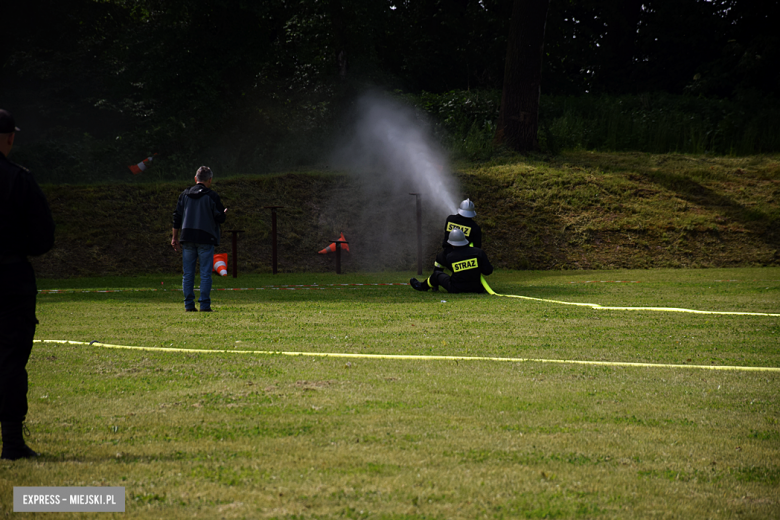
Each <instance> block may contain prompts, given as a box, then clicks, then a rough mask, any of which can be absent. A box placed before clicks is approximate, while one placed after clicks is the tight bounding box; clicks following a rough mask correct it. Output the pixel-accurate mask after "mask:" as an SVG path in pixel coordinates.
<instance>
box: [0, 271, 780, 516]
mask: <svg viewBox="0 0 780 520" xmlns="http://www.w3.org/2000/svg"><path fill="white" fill-rule="evenodd" d="M412 275H413V274H412V273H377V274H348V275H342V276H336V275H330V274H322V273H316V274H296V275H277V276H275V277H274V276H271V275H266V276H260V275H250V276H241V277H240V278H238V279H235V280H234V279H232V278H218V279H216V280H215V289H218V288H232V287H244V288H252V289H255V290H247V291H215V292H214V293H213V294H212V299H213V303H212V305H213V307H214V309H215V311H216V312H214V313H212V314H200V313H184V312H183V304H182V296H181V292H180V291H176V290H175V289H176V288H177V287H179V285H180V278H179V277H176V276H147V277H136V278H77V279H68V280H40V281H39V282H40V283H39V285H40V288H41V289H55V288H56V289H70V290H73V291H72V292H66V293H61V294H41V295H40V296H39V299H38V318H39V319H40V321H41V324H40V325H39V328H38V331H37V336H36V337H37V338H38V339H63V340H75V341H86V342H89V341H99V342H102V343H109V344H119V345H130V346H143V347H169V348H171V347H172V348H186V349H219V350H225V351H226V352H224V353H202V354H201V353H192V352H156V351H137V350H115V349H106V348H101V347H97V346H94V345H93V346H87V345H63V344H52V343H46V344H41V343H39V344H36V346H35V348H34V350H33V355H32V358H31V361H30V363H29V365H28V370H29V372H30V381H31V385H30V391H29V400H30V414H29V417H28V425H29V427H30V430H31V432H32V436H31V438H30V440H29V442H30V444H31V446H33V448H35V449H36V450H38V451H40V452H41V453H43V456H42V457H41V458H40V459H39V460H37V461H34V462H30V461H18V462H13V463H10V462H5V461H4V462H3V463H1V464H0V513H2V514H5V515H10V514H11V512H12V510H13V499H12V488H13V487H14V486H96V485H101V486H124V487H125V489H126V496H127V500H126V508H127V512H126V513H124V515H122V514H116V515H115V516H116V517H118V518H119V517H124V518H126V517H132V518H147V517H148V518H162V517H164V518H167V519H177V518H192V517H196V516H197V517H200V518H287V519H293V518H382V519H390V518H443V519H444V518H572V517H579V518H594V517H598V518H635V517H644V518H776V517H778V516H780V493H778V486H780V424H779V423H778V421H780V404H778V399H777V395H778V390H779V389H780V373H779V372H777V371H762V372H747V371H739V370H733V371H721V370H706V369H701V368H691V367H690V365H707V366H726V365H728V366H742V367H770V368H775V367H780V340H779V338H778V336H780V318H778V317H766V316H729V315H725V316H724V315H695V314H680V313H665V312H651V311H610V310H595V309H590V308H582V307H572V306H565V305H560V304H552V303H545V302H539V301H530V300H519V299H510V298H498V297H493V296H488V295H449V294H447V293H446V292H440V293H432V292H428V293H419V292H415V291H413V290H412V289H411V288H410V287H408V286H400V285H391V286H387V285H362V286H360V285H335V286H334V285H329V284H342V283H344V284H353V283H362V284H371V283H381V282H395V283H398V282H406V281H408V279H409V278H410V277H411V276H412ZM489 281H490V283H491V286H492V287H493V289H494V290H495V291H496V292H498V293H503V294H521V295H525V296H531V297H535V298H545V299H553V300H561V301H571V302H588V303H598V304H601V305H615V306H662V307H683V308H689V309H698V310H709V311H744V312H765V313H778V312H780V269H778V268H757V269H709V270H638V271H598V272H597V271H591V272H588V271H571V272H549V271H548V272H533V271H518V272H509V271H501V272H497V273H495V274H494V275H492V276H490V277H489ZM618 282H620V283H618ZM313 284H318V286H319V287H296V288H295V290H289V289H285V288H282V287H281V286H283V285H288V286H290V285H292V286H294V285H301V286H311V285H313ZM271 286H273V287H271ZM109 288H111V289H126V290H125V291H122V292H113V293H105V292H78V291H88V290H89V291H93V290H104V289H109ZM162 288H166V289H168V290H166V291H161V290H159V289H162ZM131 289H142V290H137V291H134V290H131ZM150 289H158V290H157V291H151V290H150ZM253 350H265V351H269V350H273V351H295V352H320V353H355V354H361V353H364V354H394V355H399V354H414V355H433V356H439V355H457V356H498V357H516V358H539V359H576V360H598V361H613V362H644V363H664V364H667V363H668V364H676V365H681V366H680V367H679V368H665V367H645V368H632V367H621V366H585V365H574V364H550V363H540V362H495V361H464V360H461V361H457V362H456V361H436V360H405V359H367V358H353V359H349V360H347V359H343V358H316V357H303V356H296V357H293V356H283V355H262V354H243V355H239V354H236V353H234V352H240V351H253ZM686 365H688V366H686ZM29 515H30V516H31V517H33V516H35V515H34V514H29ZM41 516H43V515H41ZM61 516H63V517H68V515H66V514H61ZM77 516H78V515H75V514H73V515H71V517H77ZM82 516H86V515H82ZM105 516H107V517H110V516H111V515H110V514H105Z"/></svg>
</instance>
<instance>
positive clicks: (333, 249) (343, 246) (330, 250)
mask: <svg viewBox="0 0 780 520" xmlns="http://www.w3.org/2000/svg"><path fill="white" fill-rule="evenodd" d="M342 240H343V241H346V240H347V239H346V238H344V233H342V234H341V236H340V237H339V241H342ZM341 250H342V251H346V252H349V244H341ZM318 252H319V254H321V255H326V254H328V253H335V252H336V242H331V244H330V245H329V246H328V247H326V248H325V249H323V250H321V251H318Z"/></svg>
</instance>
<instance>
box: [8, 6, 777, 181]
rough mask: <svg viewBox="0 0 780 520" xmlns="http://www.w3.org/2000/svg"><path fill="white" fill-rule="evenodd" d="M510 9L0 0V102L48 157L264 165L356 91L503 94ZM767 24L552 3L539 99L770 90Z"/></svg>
mask: <svg viewBox="0 0 780 520" xmlns="http://www.w3.org/2000/svg"><path fill="white" fill-rule="evenodd" d="M512 5H513V2H512V0H372V1H365V0H263V1H261V2H258V1H250V0H56V1H55V0H28V1H15V2H5V3H4V5H3V10H2V19H3V20H4V21H9V22H8V23H6V24H4V30H3V31H2V33H0V105H2V106H4V107H5V108H9V109H12V110H13V111H14V112H16V113H17V115H18V117H19V119H20V121H24V125H25V127H26V128H25V130H29V132H26V134H25V137H24V138H23V139H20V141H19V147H22V146H24V145H25V143H30V142H32V141H35V140H48V141H50V142H52V143H55V141H56V143H55V144H56V146H53V147H50V148H49V150H50V151H51V150H54V151H52V152H51V153H52V154H53V155H51V156H50V157H46V160H49V161H50V162H51V161H56V162H62V163H64V162H67V161H70V162H73V161H74V159H75V158H76V157H74V156H75V155H76V153H77V152H76V151H74V150H75V148H74V146H71V144H73V143H75V142H76V141H79V140H80V141H79V142H80V143H81V144H82V145H84V146H86V149H85V150H83V151H79V152H78V153H79V154H82V155H84V154H91V155H94V156H96V157H98V156H105V157H115V156H122V157H123V159H122V161H125V160H136V161H137V160H138V159H139V158H140V157H138V155H139V154H140V156H141V157H143V156H144V154H146V153H149V152H154V151H159V152H160V153H161V155H162V154H168V157H171V156H174V155H175V156H178V157H186V160H187V161H195V160H196V159H197V158H200V157H215V156H220V154H221V155H222V156H225V157H229V158H231V160H235V163H236V164H249V165H255V164H264V163H266V162H268V161H269V154H270V152H269V154H265V152H263V154H260V153H259V152H257V151H256V150H257V148H258V145H257V143H262V148H263V149H264V150H272V149H275V148H274V147H276V148H278V149H281V148H280V147H281V146H282V145H281V143H287V144H286V146H287V147H288V148H289V149H290V150H294V149H296V148H301V147H302V146H305V144H304V143H306V142H309V143H310V142H312V141H315V140H318V139H319V137H321V134H325V133H327V132H326V130H324V129H325V128H326V127H327V126H328V125H329V124H332V123H333V122H334V121H333V117H334V114H336V113H338V112H339V110H340V108H341V107H342V105H344V104H348V103H349V102H350V100H351V99H353V98H354V95H355V93H356V92H359V91H361V90H363V89H364V88H365V87H366V86H367V85H379V86H381V87H385V88H390V89H400V90H403V91H405V92H412V93H415V94H420V93H422V92H431V93H446V92H450V91H455V90H460V91H465V90H497V89H501V88H502V85H503V83H504V73H505V59H506V48H507V35H508V34H509V23H510V18H511V11H512ZM779 22H780V0H765V1H763V2H757V1H752V0H644V1H639V0H589V1H587V2H583V1H580V0H553V1H552V2H551V3H550V8H549V13H548V17H547V29H546V33H545V46H544V49H545V54H544V57H543V69H542V76H541V82H542V86H543V91H544V93H545V94H552V95H561V94H563V95H574V96H579V95H583V94H585V93H589V94H601V93H605V94H609V95H623V94H639V93H646V92H659V93H670V94H679V95H682V94H686V95H696V96H707V97H719V98H729V99H732V100H733V99H737V98H744V97H752V98H755V99H760V98H762V97H776V96H777V93H778V92H780V68H778V67H777V66H776V64H777V63H778V62H779V61H780V39H779V38H778V36H777V34H778V32H777V29H776V27H777V26H778V23H779ZM457 97H458V96H452V98H453V99H455V98H457ZM318 132H319V133H318ZM85 134H89V135H90V136H91V137H89V138H88V139H87V138H85V137H84V136H85ZM296 136H300V139H301V140H302V141H301V142H300V143H296V142H295V141H294V138H295V137H296ZM305 136H307V137H305ZM85 139H86V140H85ZM84 143H87V144H88V146H87V145H86V144H84ZM290 143H293V144H292V145H290ZM307 148H310V147H307ZM253 150H254V151H253ZM274 153H276V152H274ZM285 153H288V155H290V156H294V153H293V152H291V151H290V152H285ZM125 156H127V158H126V159H124V157H125ZM41 157H44V155H41ZM122 161H119V160H117V161H116V162H117V163H118V164H121V162H122ZM253 161H254V162H253ZM252 167H254V166H252Z"/></svg>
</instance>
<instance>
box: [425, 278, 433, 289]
mask: <svg viewBox="0 0 780 520" xmlns="http://www.w3.org/2000/svg"><path fill="white" fill-rule="evenodd" d="M425 281H426V282H428V287H430V288H431V289H433V284H432V283H431V277H430V276H429V277H428V278H426V279H425Z"/></svg>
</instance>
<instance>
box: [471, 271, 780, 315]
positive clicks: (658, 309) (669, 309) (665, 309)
mask: <svg viewBox="0 0 780 520" xmlns="http://www.w3.org/2000/svg"><path fill="white" fill-rule="evenodd" d="M480 277H481V279H482V287H484V288H485V290H486V291H487V292H488V293H489V294H492V295H493V296H501V297H503V298H520V299H522V300H533V301H537V302H546V303H558V304H561V305H575V306H577V307H590V308H591V309H597V310H600V311H653V312H687V313H690V314H718V315H734V316H776V317H780V314H772V313H768V312H736V311H697V310H695V309H680V308H677V307H611V306H604V305H599V304H598V303H577V302H563V301H559V300H548V299H545V298H532V297H531V296H520V295H518V294H498V293H497V292H495V291H494V290H493V289H491V288H490V286H489V285H488V283H487V280H485V277H484V276H482V275H480Z"/></svg>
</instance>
